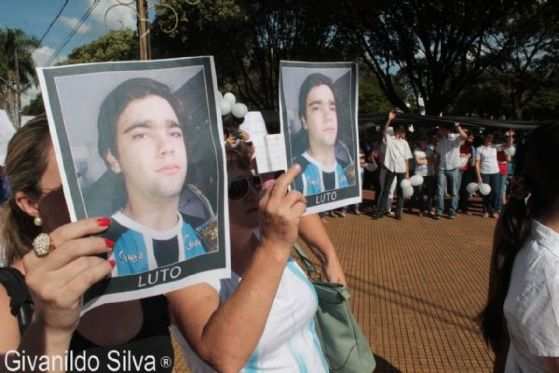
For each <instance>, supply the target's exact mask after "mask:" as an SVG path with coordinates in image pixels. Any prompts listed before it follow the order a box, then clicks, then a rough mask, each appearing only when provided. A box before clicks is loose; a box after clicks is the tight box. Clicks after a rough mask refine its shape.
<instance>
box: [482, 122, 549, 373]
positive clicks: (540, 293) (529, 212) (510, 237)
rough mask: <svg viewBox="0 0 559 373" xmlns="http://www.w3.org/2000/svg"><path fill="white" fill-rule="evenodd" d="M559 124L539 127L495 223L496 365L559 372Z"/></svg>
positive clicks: (490, 309)
mask: <svg viewBox="0 0 559 373" xmlns="http://www.w3.org/2000/svg"><path fill="white" fill-rule="evenodd" d="M558 147H559V125H558V124H552V125H545V126H540V127H538V128H537V129H535V130H534V131H533V132H532V133H531V134H530V137H529V139H528V142H527V144H526V149H525V150H526V151H525V153H524V154H523V155H524V157H523V159H522V161H521V162H520V164H519V166H520V167H519V170H520V171H521V172H520V173H519V174H517V176H516V177H515V178H514V181H513V185H512V194H511V198H510V200H509V201H508V203H507V205H506V206H505V208H504V211H503V215H502V217H501V219H500V220H499V221H498V223H497V227H496V231H495V240H494V248H493V255H492V263H491V275H490V284H489V296H488V303H487V306H486V308H485V310H484V311H483V313H482V315H481V316H482V324H481V325H482V332H483V334H484V336H485V338H486V340H487V341H488V342H489V343H490V345H491V347H492V348H493V350H494V351H495V353H496V366H495V370H494V371H504V372H506V373H521V372H530V373H540V372H542V373H543V372H559V317H558V312H557V310H558V309H559V178H557V175H556V173H557V164H558V163H559V153H557V151H556V149H557V148H558Z"/></svg>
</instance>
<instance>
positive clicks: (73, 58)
mask: <svg viewBox="0 0 559 373" xmlns="http://www.w3.org/2000/svg"><path fill="white" fill-rule="evenodd" d="M137 58H138V37H137V34H136V33H135V32H134V31H132V30H115V31H110V32H108V33H107V34H105V35H103V36H101V37H100V38H99V39H97V40H94V41H92V42H91V43H88V44H85V45H82V46H81V47H78V48H76V49H74V50H73V51H72V52H71V53H70V54H69V55H68V59H67V60H66V61H64V62H63V64H75V63H86V62H104V61H125V60H135V59H137Z"/></svg>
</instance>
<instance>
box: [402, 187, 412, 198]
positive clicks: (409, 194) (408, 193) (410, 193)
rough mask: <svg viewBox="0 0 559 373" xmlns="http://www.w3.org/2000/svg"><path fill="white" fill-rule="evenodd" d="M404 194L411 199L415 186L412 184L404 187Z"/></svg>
mask: <svg viewBox="0 0 559 373" xmlns="http://www.w3.org/2000/svg"><path fill="white" fill-rule="evenodd" d="M402 194H403V195H404V198H405V199H410V198H411V197H413V187H412V186H411V185H410V186H409V187H407V188H402Z"/></svg>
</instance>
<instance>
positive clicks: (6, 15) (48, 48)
mask: <svg viewBox="0 0 559 373" xmlns="http://www.w3.org/2000/svg"><path fill="white" fill-rule="evenodd" d="M147 1H148V2H149V4H152V5H153V4H155V3H157V2H158V0H147ZM64 3H65V0H0V28H6V27H7V28H19V29H21V30H23V31H25V32H26V33H27V34H29V35H31V36H34V37H35V38H37V39H40V38H41V36H42V35H43V33H44V32H45V31H46V30H47V28H48V27H49V24H50V23H51V22H52V21H53V19H54V18H55V17H56V15H57V13H58V12H59V10H60V9H61V8H62V6H63V5H64ZM94 3H96V6H95V7H94V10H93V12H92V13H91V15H90V16H89V17H88V18H87V20H86V21H85V22H84V23H83V25H82V26H81V27H80V28H79V29H78V32H76V34H75V35H74V36H73V37H72V38H71V39H70V41H69V42H68V44H67V45H66V47H64V48H63V49H62V50H61V51H60V53H58V54H57V55H56V57H55V58H53V55H55V54H56V52H57V51H58V49H59V48H61V47H62V46H63V44H64V43H65V41H66V40H67V38H68V37H69V34H70V33H71V32H72V30H73V28H74V27H75V26H76V25H77V24H78V23H79V20H80V19H81V18H82V16H83V15H84V14H85V13H86V11H87V10H88V9H89V7H90V6H92V4H94ZM119 3H121V4H130V3H132V4H133V5H134V7H126V6H122V5H119ZM153 16H154V11H153V9H152V10H151V11H150V18H153ZM122 28H131V29H136V15H135V1H134V0H70V1H69V2H68V5H67V6H66V7H65V8H64V11H63V12H62V14H61V15H60V17H59V18H58V20H57V21H56V23H55V24H54V25H53V27H52V28H51V30H50V31H49V33H48V34H47V36H46V37H45V39H44V41H43V43H42V44H41V46H40V48H38V49H37V50H35V51H34V52H33V59H34V61H35V65H36V66H38V67H40V66H41V67H42V66H49V65H53V64H56V63H58V62H61V61H63V60H64V59H65V58H66V57H67V56H68V54H69V53H70V52H71V51H72V50H73V49H74V48H76V47H78V46H80V45H83V44H86V43H89V42H91V41H93V40H95V39H97V38H99V37H100V36H102V35H103V34H105V33H107V32H108V31H111V30H118V29H122ZM37 93H38V88H37V87H32V88H30V89H29V90H28V91H27V92H26V93H24V95H23V97H22V98H23V103H24V105H25V104H27V103H28V102H29V100H30V99H31V98H33V97H34V96H35V95H36V94H37Z"/></svg>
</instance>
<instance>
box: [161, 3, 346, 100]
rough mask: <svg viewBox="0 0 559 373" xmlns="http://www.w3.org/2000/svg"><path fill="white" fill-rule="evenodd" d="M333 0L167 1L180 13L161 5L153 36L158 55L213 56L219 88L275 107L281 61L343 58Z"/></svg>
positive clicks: (344, 55) (343, 52)
mask: <svg viewBox="0 0 559 373" xmlns="http://www.w3.org/2000/svg"><path fill="white" fill-rule="evenodd" d="M327 3H333V1H332V0H323V1H318V0H309V1H305V2H300V1H296V0H287V1H282V2H263V1H242V0H222V1H216V2H202V1H200V2H198V3H197V4H196V5H191V2H189V1H186V0H169V1H166V2H165V4H166V5H168V6H172V7H173V8H174V9H175V10H176V11H177V13H179V14H180V15H181V18H180V22H178V25H177V26H176V29H175V30H173V31H172V32H170V30H171V29H173V27H174V26H175V23H176V18H175V15H174V12H172V11H170V10H169V8H166V7H160V8H159V9H158V13H157V20H156V22H155V25H154V29H153V33H152V41H153V45H154V46H153V52H154V53H153V54H154V56H157V57H175V56H185V55H198V54H211V55H213V56H214V57H215V60H216V67H217V71H218V75H219V78H220V86H221V87H224V88H225V89H232V90H233V91H234V92H235V93H237V95H238V96H239V97H240V98H241V100H244V101H245V102H247V103H248V104H249V106H253V107H255V108H258V109H274V108H277V92H278V87H277V82H278V75H279V74H278V66H279V61H280V60H283V59H289V60H309V61H321V60H330V61H331V60H343V59H345V58H346V57H347V55H346V54H345V49H344V44H343V43H342V39H341V38H340V37H337V35H338V30H337V28H336V27H335V22H334V19H335V17H336V15H335V13H329V12H326V11H325V10H326V9H328V7H326V6H325V5H326V4H327Z"/></svg>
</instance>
